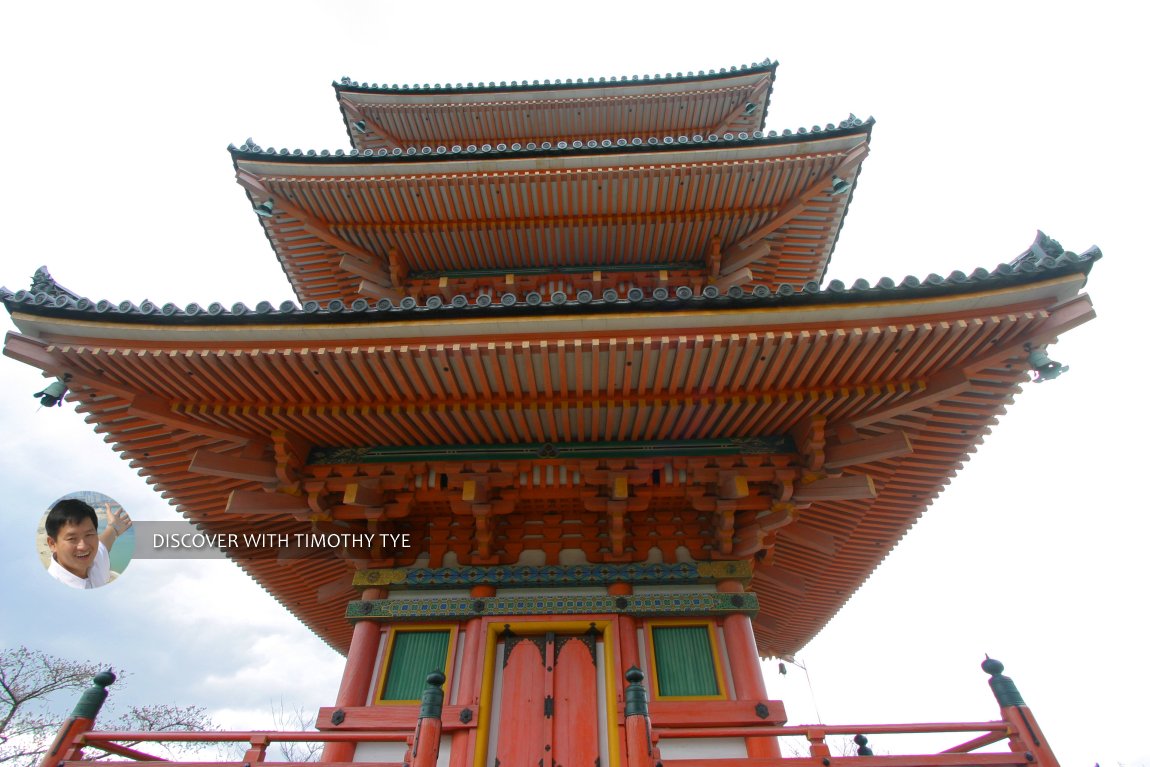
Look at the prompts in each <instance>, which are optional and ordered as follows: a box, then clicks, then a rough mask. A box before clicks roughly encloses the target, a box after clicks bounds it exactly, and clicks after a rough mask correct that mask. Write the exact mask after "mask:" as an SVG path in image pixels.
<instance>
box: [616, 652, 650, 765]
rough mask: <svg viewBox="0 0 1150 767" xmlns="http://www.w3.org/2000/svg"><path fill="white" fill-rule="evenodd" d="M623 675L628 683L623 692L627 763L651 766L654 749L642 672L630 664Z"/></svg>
mask: <svg viewBox="0 0 1150 767" xmlns="http://www.w3.org/2000/svg"><path fill="white" fill-rule="evenodd" d="M623 677H624V678H625V679H626V680H627V681H628V682H629V683H630V684H628V685H627V689H626V690H625V691H624V692H623V702H624V708H623V715H624V719H625V730H626V733H627V765H628V767H652V766H653V765H654V764H655V749H654V744H653V743H652V742H651V716H650V714H649V713H648V711H647V688H645V687H644V686H643V672H642V671H640V670H639V669H638V668H637V667H635V666H632V667H631V668H629V669H627V673H626V674H624V675H623Z"/></svg>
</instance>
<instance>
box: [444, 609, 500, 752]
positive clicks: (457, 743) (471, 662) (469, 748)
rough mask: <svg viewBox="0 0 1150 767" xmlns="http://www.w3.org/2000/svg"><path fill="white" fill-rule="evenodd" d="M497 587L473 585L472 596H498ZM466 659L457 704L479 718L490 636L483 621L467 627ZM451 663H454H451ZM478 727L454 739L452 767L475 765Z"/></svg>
mask: <svg viewBox="0 0 1150 767" xmlns="http://www.w3.org/2000/svg"><path fill="white" fill-rule="evenodd" d="M495 593H496V592H495V587H494V586H472V587H471V596H472V597H473V598H475V599H487V598H490V597H493V596H495ZM464 632H465V633H464V646H463V660H462V662H461V663H460V666H459V668H458V669H456V673H457V674H459V694H458V697H457V698H456V700H455V702H456V703H457V704H458V705H460V706H466V707H467V708H468V709H470V711H471V714H470V716H471V719H472V721H475V720H477V719H478V718H479V691H480V690H482V689H483V672H484V668H483V658H484V649H485V648H484V644H485V643H486V641H487V637H486V636H485V635H484V631H483V620H482V619H481V618H472V619H471V620H469V621H468V622H467V625H466V626H465V627H464ZM449 662H450V661H449ZM475 737H476V728H474V727H469V728H468V729H466V730H458V731H456V732H455V733H454V734H453V735H452V736H451V767H467V766H468V765H470V764H472V763H474V760H475V754H474V753H473V752H474V751H475Z"/></svg>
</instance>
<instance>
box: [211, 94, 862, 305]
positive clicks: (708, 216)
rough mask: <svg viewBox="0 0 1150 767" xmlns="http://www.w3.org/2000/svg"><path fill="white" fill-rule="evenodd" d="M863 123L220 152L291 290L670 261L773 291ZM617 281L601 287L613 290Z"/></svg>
mask: <svg viewBox="0 0 1150 767" xmlns="http://www.w3.org/2000/svg"><path fill="white" fill-rule="evenodd" d="M872 124H873V123H872V121H869V120H868V121H866V122H864V121H862V120H859V119H858V118H855V117H853V116H852V117H851V118H850V119H848V120H845V121H843V122H842V123H840V124H839V125H837V126H836V125H828V126H825V127H822V126H816V127H814V128H811V129H810V130H809V131H808V130H807V129H800V130H799V131H798V132H797V133H792V132H791V131H785V132H784V134H783V135H776V134H774V133H773V132H772V133H771V134H768V135H765V136H764V135H763V134H761V133H756V134H753V135H752V134H747V133H742V134H739V135H734V134H726V135H725V136H723V137H719V136H707V137H705V136H702V135H694V136H667V137H665V138H660V139H655V138H650V139H640V138H634V139H631V140H622V139H619V140H616V139H604V140H602V141H600V140H591V141H587V142H583V141H571V142H566V141H563V142H559V143H557V144H555V145H551V144H550V143H542V144H538V145H537V144H534V143H528V144H525V145H520V144H512V145H509V146H506V145H502V144H500V145H498V146H494V147H492V146H488V145H485V146H482V147H476V146H468V147H461V146H453V147H447V146H439V147H423V148H415V147H411V148H408V149H407V150H399V149H396V150H394V151H392V152H387V153H384V152H382V151H381V152H378V153H377V152H375V151H373V150H368V151H365V152H363V153H359V152H355V151H353V153H352V155H346V154H344V153H342V152H337V153H334V154H332V153H329V152H326V151H325V152H321V153H316V152H314V151H309V152H306V153H305V152H303V151H302V150H294V151H288V150H284V149H281V150H278V151H277V150H275V149H271V148H269V149H263V148H261V147H259V146H256V145H254V143H252V142H250V141H249V143H245V144H244V145H243V146H241V147H239V148H235V147H232V148H231V151H232V153H233V157H234V160H235V165H236V171H237V177H238V179H239V181H240V183H241V185H242V186H244V187H245V188H246V189H247V190H248V193H249V196H250V197H251V198H252V201H253V203H254V204H256V205H257V213H260V214H261V218H260V220H261V222H262V224H263V226H264V228H265V231H266V233H267V235H268V239H269V240H270V241H271V243H272V247H273V248H274V249H275V251H276V254H277V255H278V256H279V259H280V263H281V265H282V266H283V268H284V271H285V272H286V273H287V275H288V278H289V279H290V280H291V283H292V286H293V288H294V289H295V291H296V294H297V295H298V296H299V298H300V300H302V301H307V300H315V301H325V302H326V301H330V300H333V299H340V300H342V301H344V302H348V303H350V302H351V301H354V300H356V299H358V298H368V299H373V300H374V299H377V298H380V297H385V296H386V297H389V298H392V299H395V300H398V298H400V297H402V296H403V295H405V294H411V293H419V294H422V295H426V294H428V292H437V291H438V292H439V294H440V295H441V297H443V298H445V299H450V298H451V297H452V296H453V294H454V293H456V292H462V291H461V290H460V287H461V285H460V281H463V280H468V279H475V278H476V277H483V276H486V278H488V279H489V280H491V279H495V281H496V282H499V279H500V278H503V277H505V276H506V277H507V279H508V280H510V276H508V275H513V274H515V273H518V272H526V271H535V272H543V273H550V274H552V275H555V276H557V277H562V276H564V275H566V276H570V275H572V274H576V273H579V272H583V273H589V272H591V271H593V270H600V271H606V272H623V273H627V272H630V273H635V272H645V273H652V272H658V271H659V270H678V271H680V272H684V273H687V272H693V274H694V275H695V281H696V282H697V283H698V284H699V287H701V286H702V284H704V283H707V284H715V285H717V286H718V287H719V288H720V289H721V290H725V289H726V288H727V287H729V286H730V285H734V284H739V285H744V286H745V287H747V288H748V289H749V288H753V287H754V286H756V285H763V286H767V287H770V288H772V289H776V288H778V287H779V286H780V285H782V284H785V283H790V284H795V285H802V284H805V283H807V282H809V281H812V280H814V281H819V280H821V279H822V276H823V274H824V272H825V269H826V266H827V263H828V262H829V260H830V256H831V252H832V250H833V248H834V244H835V241H836V239H837V237H838V233H839V229H840V227H841V224H842V220H843V216H844V215H845V212H846V209H847V205H848V202H849V200H850V197H851V195H850V194H846V193H844V192H846V191H853V183H854V181H855V179H856V178H857V175H858V172H859V167H860V164H861V162H862V160H863V158H864V157H865V155H866V152H867V147H868V142H869V138H870V130H871V126H872ZM836 192H837V193H836ZM493 275H494V278H493ZM417 279H423V280H424V283H425V284H418V285H415V284H412V281H413V280H417ZM439 279H444V280H445V282H443V284H442V289H441V290H440V289H438V287H437V283H436V282H435V280H439ZM633 279H634V277H633V276H626V274H624V276H622V277H619V278H618V280H616V282H619V281H620V280H621V281H622V282H619V284H616V282H610V281H608V282H609V284H606V285H602V286H600V287H601V288H602V287H610V288H612V289H617V290H618V289H622V290H623V291H624V292H625V290H626V289H627V287H628V284H627V281H629V280H633ZM428 280H431V283H430V285H431V287H429V286H428V284H426V283H427V281H428ZM499 284H500V289H502V283H499ZM480 287H482V286H480ZM486 291H487V292H488V293H490V292H493V291H494V287H493V286H492V285H488V286H487V288H486ZM480 292H482V291H480Z"/></svg>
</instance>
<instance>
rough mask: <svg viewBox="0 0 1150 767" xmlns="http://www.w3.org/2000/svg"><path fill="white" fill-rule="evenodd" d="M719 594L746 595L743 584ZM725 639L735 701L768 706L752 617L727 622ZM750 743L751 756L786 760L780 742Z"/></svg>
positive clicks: (725, 585)
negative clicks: (753, 702) (733, 684)
mask: <svg viewBox="0 0 1150 767" xmlns="http://www.w3.org/2000/svg"><path fill="white" fill-rule="evenodd" d="M718 590H719V591H721V592H731V591H737V592H739V593H742V592H743V584H741V583H739V582H738V581H721V582H720V583H719V585H718ZM723 639H724V641H725V643H726V649H727V661H728V662H729V663H730V664H731V677H732V678H733V680H734V682H735V698H736V699H737V700H748V701H755V702H756V703H762V704H763V705H764V706H765V705H767V687H766V684H765V683H764V682H763V669H762V666H760V665H759V651H758V648H757V647H756V646H755V632H754V630H753V629H752V628H751V619H750V617H748V616H746V615H742V614H737V615H728V616H727V617H726V618H724V619H723ZM746 741H747V756H761V757H773V758H781V757H782V751H781V750H780V749H779V741H778V738H774V737H758V738H747V739H746Z"/></svg>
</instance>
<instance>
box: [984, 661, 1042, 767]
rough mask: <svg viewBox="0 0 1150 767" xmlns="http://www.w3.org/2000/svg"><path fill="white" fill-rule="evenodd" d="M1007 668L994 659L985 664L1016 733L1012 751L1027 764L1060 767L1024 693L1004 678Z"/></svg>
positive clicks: (1040, 766) (992, 685)
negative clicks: (1024, 698) (1021, 754)
mask: <svg viewBox="0 0 1150 767" xmlns="http://www.w3.org/2000/svg"><path fill="white" fill-rule="evenodd" d="M1004 668H1005V667H1004V666H1003V665H1002V663H1001V662H1000V661H996V660H994V659H993V658H990V657H987V659H986V660H984V661H983V662H982V670H983V671H985V672H986V673H988V674H990V679H989V680H988V683H989V684H990V689H991V690H992V691H994V697H995V699H996V700H997V701H998V705H999V708H1001V709H1002V719H1003V720H1004V721H1006V722H1008V723H1009V724H1010V726H1011V729H1012V730H1013V732H1012V734H1011V736H1010V750H1011V751H1014V752H1015V753H1023V754H1025V755H1026V761H1028V762H1032V763H1033V764H1034V765H1035V767H1059V765H1058V759H1057V758H1055V756H1054V752H1053V751H1052V750H1051V748H1050V744H1049V743H1047V742H1046V736H1045V735H1044V734H1043V733H1042V730H1041V729H1040V728H1039V727H1038V722H1037V721H1036V720H1035V718H1034V714H1033V713H1032V712H1031V711H1030V707H1029V706H1027V705H1026V702H1025V701H1023V700H1022V693H1020V692H1019V691H1018V687H1016V686H1015V684H1014V680H1013V679H1011V678H1010V677H1008V676H1003V675H1002V671H1003V669H1004Z"/></svg>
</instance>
